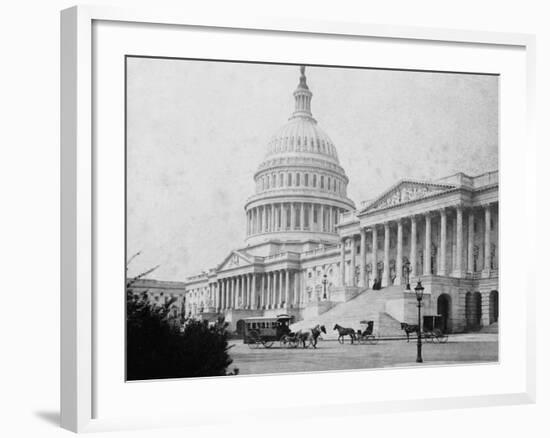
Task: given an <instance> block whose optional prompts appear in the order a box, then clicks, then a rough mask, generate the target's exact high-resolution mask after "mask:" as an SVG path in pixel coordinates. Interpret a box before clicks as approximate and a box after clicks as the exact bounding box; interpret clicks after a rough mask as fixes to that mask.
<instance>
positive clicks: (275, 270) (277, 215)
mask: <svg viewBox="0 0 550 438" xmlns="http://www.w3.org/2000/svg"><path fill="white" fill-rule="evenodd" d="M294 97H295V101H296V103H295V111H294V112H293V114H292V115H291V117H290V119H289V120H288V122H287V124H285V125H284V126H283V127H282V128H281V129H280V130H279V131H278V132H277V133H276V134H275V135H274V136H273V138H272V139H271V140H270V141H269V143H268V147H267V152H266V155H265V158H264V160H263V161H262V163H261V164H260V166H259V168H258V170H257V172H256V173H255V175H254V180H255V186H256V193H255V194H254V195H253V196H251V197H250V198H249V199H248V200H247V202H246V205H245V214H246V219H247V221H246V246H244V247H242V248H239V249H235V250H234V251H232V252H231V253H230V254H228V256H227V257H226V258H225V260H223V261H222V262H221V263H220V264H219V265H217V266H216V267H215V268H212V269H209V270H207V271H204V272H203V273H201V274H199V275H196V276H192V277H189V278H188V279H187V280H186V281H185V289H186V299H185V312H186V314H187V315H191V316H193V317H200V318H215V317H216V316H217V315H219V314H224V315H225V316H226V319H227V321H228V322H230V324H231V326H232V327H233V328H235V327H236V323H237V321H238V320H239V319H242V318H244V317H247V316H257V315H266V316H269V315H273V316H275V315H277V314H280V313H289V314H292V315H294V316H295V318H296V320H297V321H299V320H301V319H306V320H308V319H315V318H316V317H317V316H319V315H321V314H323V313H325V312H328V311H329V310H330V309H331V308H333V307H335V306H338V305H341V304H342V303H346V302H347V301H349V300H351V299H353V298H354V297H356V296H357V295H359V294H363V293H380V294H384V293H386V292H391V299H388V302H387V303H386V306H385V313H387V314H388V315H389V316H390V317H392V318H394V319H396V320H399V321H407V322H414V321H415V318H416V316H415V315H416V313H415V312H416V309H415V307H414V304H415V299H414V293H413V292H412V291H411V290H410V289H408V288H407V287H408V285H409V284H410V285H411V286H412V287H411V288H414V285H415V284H416V281H418V280H421V281H422V283H423V285H424V286H425V288H426V289H425V301H424V313H425V314H442V315H444V317H445V318H444V319H445V324H446V326H447V329H448V330H449V331H454V332H458V331H464V330H468V329H476V328H479V327H481V326H483V325H489V324H491V323H493V322H496V321H497V320H498V254H499V247H498V242H499V240H498V232H499V230H498V224H499V212H498V172H497V171H493V172H487V173H484V174H482V175H478V176H468V175H465V174H463V173H457V174H454V175H450V176H448V177H445V178H440V179H437V180H432V181H413V180H408V179H406V180H402V181H399V182H397V183H396V184H395V185H393V186H392V187H390V188H389V189H388V190H387V191H385V192H383V193H381V194H380V195H379V196H378V197H377V198H375V199H374V200H372V201H369V202H364V203H361V206H360V207H359V208H356V207H355V204H354V203H353V201H351V200H350V199H349V198H348V197H347V184H348V178H347V176H346V174H345V171H344V169H343V168H342V167H341V166H340V164H339V160H338V155H337V152H336V147H335V146H334V144H333V143H332V141H331V140H330V138H329V137H328V136H327V134H325V133H324V132H323V131H322V130H321V129H320V128H319V127H318V125H317V121H316V120H315V119H314V118H313V116H312V113H311V107H310V104H311V98H312V93H311V91H310V90H309V88H308V85H307V83H306V77H305V73H304V69H303V68H302V70H301V76H300V82H299V85H298V87H297V89H296V91H295V92H294ZM375 280H380V282H381V289H380V290H376V291H371V290H372V288H373V285H374V284H375ZM389 296H390V294H388V297H389Z"/></svg>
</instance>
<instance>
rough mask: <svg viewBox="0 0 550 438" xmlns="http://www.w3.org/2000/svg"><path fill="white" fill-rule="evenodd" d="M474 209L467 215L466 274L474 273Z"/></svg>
mask: <svg viewBox="0 0 550 438" xmlns="http://www.w3.org/2000/svg"><path fill="white" fill-rule="evenodd" d="M474 220H475V216H474V209H473V208H471V209H470V212H469V214H468V272H469V273H471V274H473V273H474Z"/></svg>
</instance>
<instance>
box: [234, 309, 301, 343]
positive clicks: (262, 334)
mask: <svg viewBox="0 0 550 438" xmlns="http://www.w3.org/2000/svg"><path fill="white" fill-rule="evenodd" d="M292 320H293V317H292V316H289V315H277V317H275V318H270V317H264V316H258V317H253V318H245V320H244V322H245V324H244V343H245V344H248V346H249V347H250V348H258V347H259V346H260V345H263V346H264V347H265V348H271V347H272V346H273V344H274V343H275V342H280V343H281V346H285V347H297V346H298V341H294V339H293V337H292V336H290V335H291V332H290V324H291V323H292Z"/></svg>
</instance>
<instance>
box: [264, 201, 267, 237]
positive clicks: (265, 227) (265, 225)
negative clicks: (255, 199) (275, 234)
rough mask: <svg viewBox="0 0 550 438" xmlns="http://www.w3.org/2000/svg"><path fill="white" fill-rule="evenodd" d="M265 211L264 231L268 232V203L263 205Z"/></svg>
mask: <svg viewBox="0 0 550 438" xmlns="http://www.w3.org/2000/svg"><path fill="white" fill-rule="evenodd" d="M263 212H264V230H263V232H264V233H265V232H267V230H268V228H267V227H268V221H267V218H268V215H267V205H264V206H263Z"/></svg>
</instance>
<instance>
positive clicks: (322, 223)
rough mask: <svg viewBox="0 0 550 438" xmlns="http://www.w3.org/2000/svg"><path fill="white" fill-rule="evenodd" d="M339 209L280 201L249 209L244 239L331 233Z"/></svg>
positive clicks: (337, 217) (322, 205)
mask: <svg viewBox="0 0 550 438" xmlns="http://www.w3.org/2000/svg"><path fill="white" fill-rule="evenodd" d="M341 211H342V209H340V208H339V207H334V206H332V205H325V204H315V203H308V202H282V203H274V204H266V205H261V206H258V207H253V208H251V209H250V210H248V211H247V212H246V218H247V221H246V223H247V227H246V234H247V236H250V235H253V234H261V233H273V232H277V231H319V232H327V233H334V232H336V228H335V227H336V225H337V224H338V221H339V216H340V213H341Z"/></svg>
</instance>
